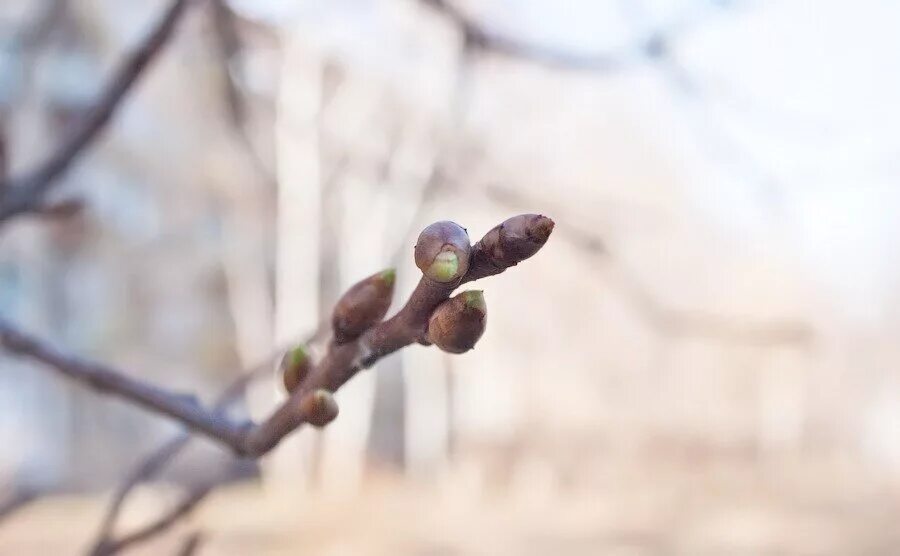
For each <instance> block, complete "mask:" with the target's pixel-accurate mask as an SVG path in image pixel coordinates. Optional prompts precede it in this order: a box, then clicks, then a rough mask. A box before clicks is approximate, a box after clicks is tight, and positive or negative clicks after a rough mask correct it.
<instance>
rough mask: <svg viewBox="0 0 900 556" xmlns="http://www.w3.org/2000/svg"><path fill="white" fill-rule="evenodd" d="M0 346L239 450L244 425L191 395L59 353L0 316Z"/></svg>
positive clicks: (99, 364)
mask: <svg viewBox="0 0 900 556" xmlns="http://www.w3.org/2000/svg"><path fill="white" fill-rule="evenodd" d="M0 346H2V347H3V348H4V349H5V350H6V351H7V352H9V353H11V354H14V355H18V356H21V357H27V358H29V359H33V360H35V361H40V362H41V363H44V364H46V365H47V366H49V367H50V368H52V369H54V370H56V371H58V372H60V373H61V374H63V375H66V376H67V377H69V378H71V379H73V380H75V381H77V382H81V383H84V384H86V385H87V386H89V387H91V388H93V389H94V390H97V391H98V392H101V393H106V394H112V395H115V396H117V397H120V398H123V399H125V400H128V401H130V402H132V403H134V404H136V405H138V406H141V407H143V408H145V409H148V410H150V411H153V412H155V413H159V414H161V415H166V416H168V417H171V418H173V419H175V420H177V421H180V422H182V423H183V424H184V425H185V426H187V427H189V428H191V429H193V430H195V431H197V432H201V433H203V434H205V435H207V436H209V437H211V438H214V439H216V440H218V441H219V442H221V443H223V444H225V445H226V446H230V447H232V448H233V449H234V450H235V451H240V448H241V446H242V445H241V442H242V439H243V432H244V429H245V428H246V426H247V425H246V424H235V423H231V422H229V421H228V420H227V419H225V418H224V416H222V415H221V414H220V413H219V412H217V411H209V410H207V409H205V408H203V407H202V406H201V405H200V403H199V402H198V401H197V399H196V398H195V397H193V396H189V395H183V394H176V393H172V392H168V391H166V390H163V389H161V388H158V387H156V386H153V385H151V384H148V383H145V382H141V381H139V380H136V379H133V378H131V377H129V376H127V375H126V374H125V373H124V372H122V371H119V370H117V369H114V368H112V367H109V366H106V365H103V364H101V363H95V362H92V361H88V360H86V359H81V358H78V357H76V356H74V355H71V354H66V353H63V352H61V351H59V350H57V349H56V348H54V347H53V346H51V345H49V344H48V343H46V342H44V341H42V340H39V339H37V338H34V337H32V336H29V335H27V334H25V333H23V332H20V331H18V330H17V329H16V328H15V327H13V326H12V325H11V324H9V323H8V322H5V321H3V320H0Z"/></svg>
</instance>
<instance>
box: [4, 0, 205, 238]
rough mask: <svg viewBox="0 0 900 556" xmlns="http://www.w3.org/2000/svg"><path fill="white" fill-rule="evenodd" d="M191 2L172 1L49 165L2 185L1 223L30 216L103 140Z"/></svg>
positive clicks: (51, 157) (48, 161)
mask: <svg viewBox="0 0 900 556" xmlns="http://www.w3.org/2000/svg"><path fill="white" fill-rule="evenodd" d="M190 1H191V0H173V1H172V3H171V5H170V6H169V8H168V9H167V11H166V12H165V14H164V15H163V17H162V18H161V19H160V21H159V23H158V24H157V25H156V26H155V28H154V29H153V30H152V31H151V32H150V34H149V35H147V37H146V38H145V39H144V41H143V42H142V43H141V44H140V46H138V47H137V49H136V50H135V51H134V52H133V53H132V54H131V55H130V56H128V58H127V59H126V60H125V61H124V63H123V64H122V65H121V66H120V67H119V69H118V71H117V72H116V73H115V74H114V76H113V78H112V80H111V81H110V83H109V85H108V86H107V87H106V89H104V92H103V94H102V95H101V96H100V98H99V99H98V100H97V102H96V103H95V105H94V107H93V108H92V109H91V110H90V112H89V113H88V114H87V115H86V117H85V118H84V119H83V120H82V122H81V124H80V125H79V126H78V127H77V128H76V129H75V131H74V132H73V133H72V134H71V135H70V136H69V137H68V138H66V139H65V140H64V141H63V143H62V145H60V146H59V147H58V148H57V149H56V150H55V151H54V152H53V153H52V154H51V155H50V157H49V158H48V159H47V160H46V161H44V162H43V163H42V164H40V165H39V166H38V167H37V168H35V169H34V170H32V171H30V172H28V173H26V174H25V175H23V176H20V177H17V178H12V179H5V178H4V179H3V181H0V192H2V197H0V222H4V221H6V220H9V219H10V218H13V217H15V216H18V215H20V214H25V213H28V212H29V211H30V210H31V209H32V208H33V207H35V206H36V205H38V204H40V203H41V201H42V197H43V195H44V194H45V193H47V191H48V190H49V189H50V188H51V187H52V186H53V185H54V184H56V183H57V180H58V178H59V177H61V176H62V175H63V174H64V173H65V171H66V170H67V169H68V168H69V167H70V166H71V165H72V163H73V162H74V161H75V160H76V159H77V158H78V156H79V155H81V154H83V153H84V152H85V151H86V149H87V148H88V147H89V146H90V145H91V144H92V143H93V142H94V141H95V140H96V139H97V138H98V137H99V136H100V132H101V131H103V129H104V128H105V127H106V126H107V124H108V123H109V122H110V120H111V119H112V117H113V115H114V114H115V113H116V110H117V109H118V108H119V107H120V106H121V104H122V101H123V100H124V99H125V98H126V96H127V95H128V93H129V92H130V91H131V90H132V88H133V86H134V84H135V83H136V82H137V81H138V79H139V78H140V76H141V75H142V74H143V73H144V70H146V69H147V67H148V66H149V65H150V63H151V62H152V61H153V59H154V58H155V57H156V55H157V54H158V53H159V52H160V51H161V50H162V48H163V46H164V45H165V44H166V43H167V42H168V40H169V39H170V38H171V37H172V35H173V31H174V30H175V27H176V25H177V23H178V21H179V20H180V19H181V16H182V15H183V14H184V12H185V10H186V8H187V6H188V5H189V4H190Z"/></svg>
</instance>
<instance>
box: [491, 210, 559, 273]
mask: <svg viewBox="0 0 900 556" xmlns="http://www.w3.org/2000/svg"><path fill="white" fill-rule="evenodd" d="M553 226H554V223H553V220H550V219H549V218H547V217H546V216H541V215H539V214H520V215H518V216H513V217H512V218H510V219H508V220H506V221H504V222H503V223H502V224H500V225H499V226H496V227H495V228H494V229H492V230H491V231H489V232H488V233H487V234H485V236H484V238H482V240H481V245H482V247H483V248H484V249H485V250H486V251H487V252H488V253H490V254H491V256H492V258H493V259H494V262H496V263H499V264H502V265H504V266H507V267H509V266H513V265H515V264H516V263H518V262H520V261H524V260H525V259H527V258H528V257H530V256H532V255H534V254H535V253H537V252H538V251H539V250H540V248H541V247H543V246H544V244H545V243H547V239H548V238H549V237H550V233H551V232H553Z"/></svg>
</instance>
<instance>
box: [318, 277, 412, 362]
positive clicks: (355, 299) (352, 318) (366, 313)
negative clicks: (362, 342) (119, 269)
mask: <svg viewBox="0 0 900 556" xmlns="http://www.w3.org/2000/svg"><path fill="white" fill-rule="evenodd" d="M395 281H396V273H395V272H394V269H392V268H390V269H388V270H384V271H382V272H379V273H377V274H373V275H372V276H369V277H368V278H366V279H364V280H362V281H361V282H358V283H357V284H356V285H354V286H353V287H351V288H350V289H349V290H347V293H345V294H344V295H343V296H342V297H341V299H340V300H339V301H338V302H337V304H336V305H335V306H334V313H333V315H332V319H331V325H332V328H334V340H335V342H337V343H339V344H342V343H345V342H349V341H351V340H353V339H355V338H357V337H358V336H359V335H360V334H362V333H363V332H365V331H366V330H368V329H369V328H371V327H372V326H374V325H376V324H378V323H379V322H381V320H382V319H383V318H384V315H386V314H387V311H388V308H389V307H390V306H391V300H392V299H393V298H394V282H395Z"/></svg>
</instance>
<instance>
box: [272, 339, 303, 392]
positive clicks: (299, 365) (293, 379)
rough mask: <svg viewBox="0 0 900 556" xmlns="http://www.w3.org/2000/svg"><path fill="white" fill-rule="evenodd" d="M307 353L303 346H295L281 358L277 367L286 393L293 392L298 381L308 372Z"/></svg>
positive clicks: (298, 384) (298, 383)
mask: <svg viewBox="0 0 900 556" xmlns="http://www.w3.org/2000/svg"><path fill="white" fill-rule="evenodd" d="M309 367H310V361H309V355H308V354H307V353H306V350H305V349H304V348H303V346H297V347H295V348H294V349H292V350H289V351H288V352H287V353H285V354H284V357H282V358H281V364H280V365H279V369H280V370H281V380H282V381H283V382H284V389H285V390H287V392H288V394H290V393H291V392H293V391H294V390H296V389H297V387H298V386H300V383H302V382H303V380H304V379H305V378H306V376H307V375H308V374H309Z"/></svg>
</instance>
